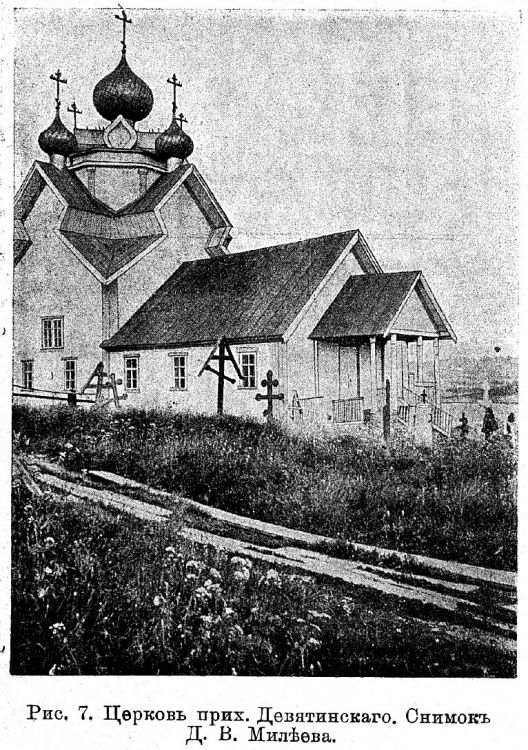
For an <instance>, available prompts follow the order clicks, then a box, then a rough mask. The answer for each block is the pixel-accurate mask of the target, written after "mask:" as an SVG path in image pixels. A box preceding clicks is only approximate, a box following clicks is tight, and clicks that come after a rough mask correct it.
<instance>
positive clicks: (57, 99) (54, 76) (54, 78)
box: [50, 70, 68, 111]
mask: <svg viewBox="0 0 528 750" xmlns="http://www.w3.org/2000/svg"><path fill="white" fill-rule="evenodd" d="M61 75H62V73H61V72H60V70H57V72H56V73H52V74H51V75H50V79H51V80H52V81H56V82H57V96H56V97H55V102H56V106H57V111H58V110H59V109H60V105H61V103H60V85H61V83H68V81H67V80H66V78H61Z"/></svg>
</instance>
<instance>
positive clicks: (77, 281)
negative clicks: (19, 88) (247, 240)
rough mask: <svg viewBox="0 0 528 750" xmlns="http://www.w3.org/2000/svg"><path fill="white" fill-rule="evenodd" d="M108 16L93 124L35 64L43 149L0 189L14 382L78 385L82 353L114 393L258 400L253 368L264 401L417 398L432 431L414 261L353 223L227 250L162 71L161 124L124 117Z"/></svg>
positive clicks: (206, 404)
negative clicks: (47, 87) (10, 268)
mask: <svg viewBox="0 0 528 750" xmlns="http://www.w3.org/2000/svg"><path fill="white" fill-rule="evenodd" d="M126 20H127V19H126V15H125V14H124V12H123V41H122V54H121V59H120V62H119V64H118V65H117V67H116V68H115V69H114V70H113V71H112V72H111V73H109V74H108V75H107V76H105V77H104V78H103V79H102V80H101V81H99V82H98V83H97V84H96V85H95V88H94V91H93V104H94V107H95V109H96V111H97V112H98V113H99V115H101V116H102V117H103V118H104V119H105V120H106V121H107V123H108V124H107V125H106V127H105V128H104V129H94V128H92V129H90V128H79V127H77V126H76V123H74V127H73V129H72V130H69V129H68V128H67V127H66V125H65V124H64V122H63V119H62V116H61V86H62V85H64V84H65V83H66V81H65V80H64V79H63V77H62V73H61V72H60V70H59V71H57V73H55V74H53V75H52V76H51V78H52V80H53V81H54V82H55V84H56V99H55V117H54V119H53V121H52V123H51V125H50V126H49V127H48V128H47V129H46V130H44V131H43V132H42V133H41V134H40V135H39V137H38V144H39V146H40V149H41V150H42V151H43V152H44V154H46V155H47V157H48V160H47V161H44V160H41V159H39V160H36V161H35V162H34V163H33V165H32V167H31V169H30V170H29V173H28V174H27V176H26V178H25V180H24V182H23V184H22V186H21V187H20V189H19V191H18V193H17V195H16V198H15V231H14V264H15V268H14V354H13V356H14V365H13V367H14V393H15V394H18V397H19V398H20V399H22V398H23V400H24V401H28V402H30V401H31V395H34V396H35V397H38V396H39V394H51V396H50V398H56V399H60V398H65V397H66V395H67V394H68V393H77V394H81V393H83V392H85V393H86V395H87V396H88V395H89V394H90V393H91V397H92V398H93V395H94V394H93V391H89V390H87V389H86V386H87V385H88V384H89V383H91V378H92V375H93V374H94V372H96V371H98V372H99V373H100V374H101V376H102V373H104V378H105V379H106V380H105V382H106V384H107V386H108V379H109V378H110V377H112V382H113V384H114V389H115V387H116V385H115V384H117V389H118V391H119V405H120V406H122V407H124V408H127V407H162V408H171V409H176V410H188V411H189V410H190V411H194V412H203V413H215V412H216V411H217V410H218V409H219V407H220V409H221V410H222V411H223V412H225V413H230V414H238V415H247V416H253V417H256V418H262V412H263V405H264V406H265V403H264V402H262V400H260V401H259V399H257V398H256V396H257V395H258V394H260V393H262V392H263V391H265V388H263V385H262V381H263V380H265V379H266V377H267V373H268V372H269V371H271V373H272V378H273V380H274V381H275V382H276V385H274V386H273V387H272V390H273V392H274V393H276V394H277V395H279V394H280V395H281V398H280V399H277V400H276V401H275V402H274V406H273V414H274V416H276V417H277V418H279V419H282V420H287V421H288V420H293V421H308V420H311V421H319V420H320V421H322V422H324V423H325V424H327V423H330V422H335V423H339V424H343V423H349V424H351V425H354V424H355V425H358V426H359V425H365V424H370V425H378V426H379V425H381V424H382V421H383V420H385V422H387V419H389V420H392V421H393V422H394V421H395V420H397V421H398V422H399V423H401V424H402V425H404V426H405V425H407V426H409V424H410V422H411V419H412V414H413V409H415V408H416V407H417V405H418V404H419V403H420V402H422V403H427V404H429V405H430V409H431V415H432V416H431V419H432V422H433V427H435V426H436V428H437V429H438V430H439V431H440V432H444V434H448V433H449V432H450V425H449V424H448V423H447V422H446V415H445V413H444V412H443V411H442V409H441V404H440V399H441V383H440V348H439V344H440V340H441V339H451V340H455V335H454V333H453V330H452V328H451V326H450V325H449V322H448V321H447V319H446V317H445V315H444V313H443V312H442V310H441V308H440V306H439V304H438V302H437V301H436V299H435V297H434V295H433V293H432V291H431V289H430V287H429V285H428V283H427V281H426V280H425V278H424V276H423V274H422V273H421V272H420V271H418V270H417V271H405V272H396V273H384V272H383V270H382V268H381V266H380V264H379V263H378V261H377V260H376V258H375V256H374V253H373V251H372V249H371V248H370V247H369V245H368V244H367V242H366V240H365V238H364V236H363V235H362V233H361V231H360V230H359V229H357V228H351V229H350V230H349V231H345V232H339V233H332V234H328V235H325V236H322V237H314V238H307V239H305V240H302V241H298V242H291V243H287V244H282V245H277V246H273V247H265V248H259V249H255V250H250V251H247V252H234V251H233V248H232V247H231V245H230V242H231V228H232V227H231V224H230V222H229V219H228V217H227V216H226V214H225V212H224V211H223V209H222V207H221V205H220V203H219V201H218V200H217V198H216V197H215V195H214V194H213V193H212V191H211V189H210V187H209V186H208V184H207V182H206V180H205V178H204V177H203V176H202V175H201V174H200V172H199V171H198V169H197V168H196V166H195V165H194V164H193V163H192V161H190V157H191V155H192V153H193V149H194V144H193V141H192V140H191V138H190V136H189V135H188V134H187V133H186V132H185V127H184V123H185V122H186V120H185V118H184V117H183V115H181V114H178V109H177V102H176V91H177V87H178V86H179V85H180V83H179V82H178V80H177V78H176V76H175V75H173V76H172V78H170V79H169V81H168V82H169V83H171V84H172V86H173V103H172V120H171V122H170V124H169V126H168V128H167V129H166V130H164V131H162V132H153V131H151V130H147V129H143V130H142V129H141V128H140V126H139V123H141V122H142V121H144V120H145V119H146V118H147V117H148V115H149V114H150V112H151V110H152V107H153V94H152V91H151V89H150V88H149V86H148V85H147V84H146V83H145V82H144V81H143V80H141V78H139V77H138V76H137V75H136V74H135V73H134V72H133V71H132V70H131V68H130V66H129V64H128V60H127V55H126V38H125V33H126ZM72 110H73V112H74V116H75V111H76V108H75V106H73V108H72ZM72 110H70V111H72ZM100 363H101V364H100ZM98 367H99V370H97V368H98ZM220 391H221V398H220ZM123 396H124V397H125V398H123ZM79 400H81V399H80V398H79ZM220 401H221V403H220ZM35 403H51V402H50V401H43V402H39V401H36V402H35ZM115 403H117V402H115Z"/></svg>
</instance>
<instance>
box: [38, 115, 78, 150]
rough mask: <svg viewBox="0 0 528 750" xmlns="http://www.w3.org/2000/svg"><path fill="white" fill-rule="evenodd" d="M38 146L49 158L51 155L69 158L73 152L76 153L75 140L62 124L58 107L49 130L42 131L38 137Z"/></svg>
mask: <svg viewBox="0 0 528 750" xmlns="http://www.w3.org/2000/svg"><path fill="white" fill-rule="evenodd" d="M38 144H39V146H40V148H41V149H42V150H43V151H44V153H46V154H49V155H50V156H51V155H52V154H60V155H61V156H69V155H70V154H73V152H74V151H77V138H76V137H75V136H74V134H73V133H72V132H71V131H70V130H68V128H67V127H66V126H65V125H64V124H63V122H62V120H61V118H60V114H59V109H58V107H57V114H56V115H55V119H54V120H53V122H52V123H51V125H50V126H49V128H46V130H43V131H42V133H41V134H40V135H39V137H38Z"/></svg>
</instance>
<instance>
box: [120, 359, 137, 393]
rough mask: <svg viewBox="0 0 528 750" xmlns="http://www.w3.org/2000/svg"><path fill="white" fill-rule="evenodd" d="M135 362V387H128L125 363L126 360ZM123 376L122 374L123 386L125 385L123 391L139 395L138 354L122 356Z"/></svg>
mask: <svg viewBox="0 0 528 750" xmlns="http://www.w3.org/2000/svg"><path fill="white" fill-rule="evenodd" d="M132 359H134V360H136V387H135V388H133V387H129V386H128V370H127V361H128V360H132ZM123 374H124V378H123V381H124V385H125V391H126V392H127V393H139V391H140V383H139V354H126V355H124V356H123Z"/></svg>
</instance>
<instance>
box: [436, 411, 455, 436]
mask: <svg viewBox="0 0 528 750" xmlns="http://www.w3.org/2000/svg"><path fill="white" fill-rule="evenodd" d="M432 418H433V429H435V430H437V432H441V433H442V435H445V436H446V437H451V431H452V429H453V415H452V414H450V413H449V412H448V411H444V410H443V409H441V408H440V407H439V406H433V417H432Z"/></svg>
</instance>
